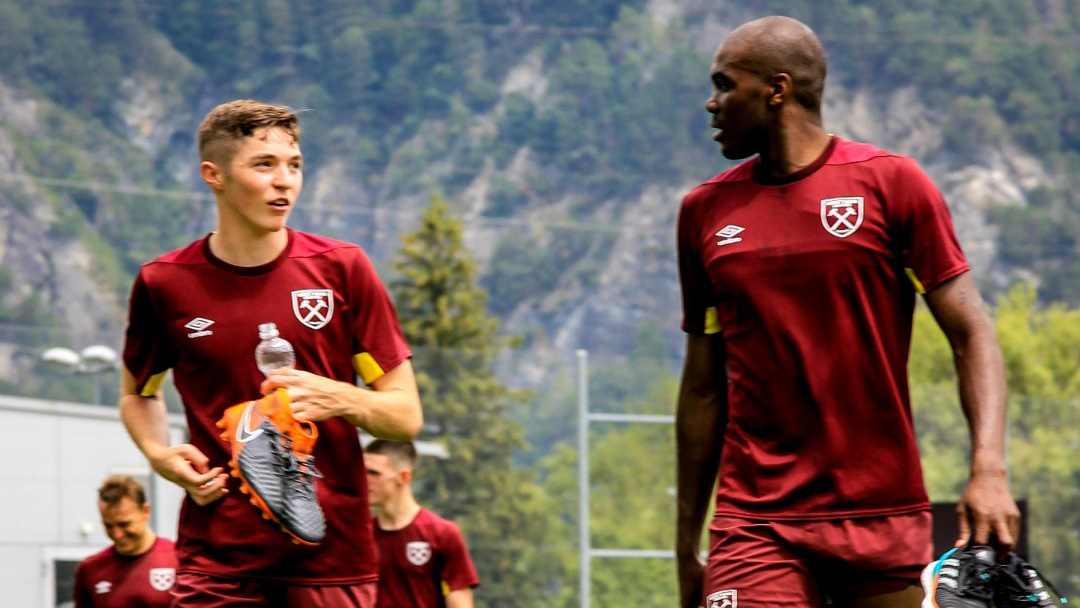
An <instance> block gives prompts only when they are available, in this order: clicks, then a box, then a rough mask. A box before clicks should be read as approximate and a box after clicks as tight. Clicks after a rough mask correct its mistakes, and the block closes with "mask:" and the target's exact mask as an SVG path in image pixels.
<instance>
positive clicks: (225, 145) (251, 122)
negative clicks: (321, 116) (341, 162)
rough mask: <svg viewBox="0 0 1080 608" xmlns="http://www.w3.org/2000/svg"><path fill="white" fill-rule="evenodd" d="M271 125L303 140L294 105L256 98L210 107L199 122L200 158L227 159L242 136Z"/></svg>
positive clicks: (216, 160) (210, 159) (296, 139)
mask: <svg viewBox="0 0 1080 608" xmlns="http://www.w3.org/2000/svg"><path fill="white" fill-rule="evenodd" d="M267 127H280V128H282V129H284V130H285V132H286V133H288V134H289V135H290V136H291V137H292V138H293V141H295V142H296V143H300V119H299V118H297V116H296V112H294V111H293V110H292V108H289V107H287V106H275V105H272V104H269V103H263V102H261V101H255V100H254V99H237V100H235V101H230V102H228V103H223V104H221V105H219V106H218V107H216V108H214V109H213V110H210V113H209V114H207V115H206V118H203V121H202V124H201V125H199V158H200V160H208V161H212V162H226V161H228V160H229V159H230V158H232V155H233V152H234V151H235V149H236V143H237V142H238V141H240V139H242V138H244V137H251V136H252V135H254V134H255V131H258V130H259V129H264V128H267Z"/></svg>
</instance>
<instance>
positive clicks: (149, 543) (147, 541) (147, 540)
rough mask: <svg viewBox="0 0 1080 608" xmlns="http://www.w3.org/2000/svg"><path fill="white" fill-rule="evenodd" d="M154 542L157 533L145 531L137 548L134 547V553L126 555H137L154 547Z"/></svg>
mask: <svg viewBox="0 0 1080 608" xmlns="http://www.w3.org/2000/svg"><path fill="white" fill-rule="evenodd" d="M156 542H157V534H154V533H153V532H147V533H146V535H144V536H143V537H142V540H141V541H140V542H139V547H138V549H136V550H135V552H134V553H130V554H128V555H127V557H137V556H139V555H142V554H144V553H146V552H147V551H149V550H150V549H153V548H154V543H156Z"/></svg>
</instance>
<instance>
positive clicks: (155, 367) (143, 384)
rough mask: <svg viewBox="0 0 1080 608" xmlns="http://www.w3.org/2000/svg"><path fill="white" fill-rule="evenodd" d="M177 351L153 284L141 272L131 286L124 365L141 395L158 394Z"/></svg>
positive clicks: (173, 362)
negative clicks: (151, 285) (163, 321)
mask: <svg viewBox="0 0 1080 608" xmlns="http://www.w3.org/2000/svg"><path fill="white" fill-rule="evenodd" d="M144 268H145V267H144ZM175 353H176V351H175V349H174V348H172V346H171V341H170V339H169V337H168V335H167V334H166V333H165V327H164V324H163V323H162V322H161V318H160V316H159V315H158V312H157V310H156V309H155V306H154V299H153V296H152V295H151V293H150V286H149V285H148V284H147V280H146V277H145V276H144V274H143V271H140V272H139V274H138V275H137V276H136V277H135V282H134V283H133V284H132V287H131V298H130V300H129V301H128V325H127V330H126V332H125V335H124V365H125V366H126V367H127V369H128V371H130V372H131V374H132V376H134V378H135V388H136V390H137V391H138V392H139V394H140V395H143V396H146V397H149V396H151V395H153V394H155V393H157V391H158V388H160V386H161V382H162V379H163V378H164V377H165V374H166V372H168V371H169V369H170V368H172V367H173V365H174V364H175V357H176V354H175Z"/></svg>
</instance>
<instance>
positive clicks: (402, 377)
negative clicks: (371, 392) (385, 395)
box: [371, 359, 417, 394]
mask: <svg viewBox="0 0 1080 608" xmlns="http://www.w3.org/2000/svg"><path fill="white" fill-rule="evenodd" d="M371 388H373V389H375V390H377V391H393V390H399V391H404V392H406V393H410V394H417V388H416V374H415V373H414V372H413V366H412V361H410V360H409V359H405V360H404V361H402V362H401V363H399V364H397V365H396V366H394V367H393V368H392V369H390V370H387V371H385V372H383V374H382V375H381V376H379V377H378V378H376V379H374V380H372V381H371Z"/></svg>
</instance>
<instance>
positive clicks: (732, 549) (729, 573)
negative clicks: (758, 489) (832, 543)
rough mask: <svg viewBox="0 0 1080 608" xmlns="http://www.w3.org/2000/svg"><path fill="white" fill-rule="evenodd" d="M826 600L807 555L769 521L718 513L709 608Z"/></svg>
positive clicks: (708, 573) (709, 567)
mask: <svg viewBox="0 0 1080 608" xmlns="http://www.w3.org/2000/svg"><path fill="white" fill-rule="evenodd" d="M740 604H742V605H746V606H755V607H756V606H777V607H780V606H785V607H792V608H794V607H796V606H798V607H806V606H821V605H823V604H824V599H823V596H822V594H821V591H820V589H819V588H818V585H817V579H816V577H815V576H814V572H813V570H812V569H811V567H810V563H809V562H808V561H807V560H806V559H805V556H802V555H799V554H798V553H797V551H796V550H795V547H793V546H792V545H791V544H790V543H788V542H787V541H785V540H784V539H783V538H782V537H781V536H780V535H779V534H778V533H777V532H776V530H775V529H774V528H773V526H772V524H770V523H767V522H756V521H750V520H745V519H739V518H730V517H717V518H715V519H713V521H712V523H711V524H710V526H709V559H708V563H707V564H706V567H705V608H736V607H737V606H739V605H740Z"/></svg>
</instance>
